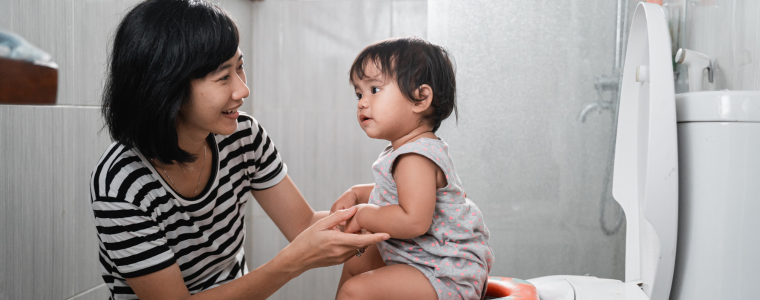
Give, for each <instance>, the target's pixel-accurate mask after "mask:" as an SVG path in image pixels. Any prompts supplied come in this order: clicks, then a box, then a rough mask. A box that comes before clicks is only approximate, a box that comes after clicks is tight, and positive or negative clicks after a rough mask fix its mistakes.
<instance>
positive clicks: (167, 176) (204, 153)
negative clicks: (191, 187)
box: [161, 145, 206, 197]
mask: <svg viewBox="0 0 760 300" xmlns="http://www.w3.org/2000/svg"><path fill="white" fill-rule="evenodd" d="M205 167H206V145H203V166H201V172H200V173H199V174H198V183H196V184H195V191H194V192H193V194H192V195H191V196H190V197H194V196H195V195H196V194H197V193H198V187H199V186H200V185H201V175H203V168H205ZM161 170H163V171H164V175H166V178H169V182H171V183H172V187H173V188H174V190H175V191H177V193H179V190H178V189H177V186H176V185H174V180H172V178H171V177H170V176H169V173H166V169H164V168H161Z"/></svg>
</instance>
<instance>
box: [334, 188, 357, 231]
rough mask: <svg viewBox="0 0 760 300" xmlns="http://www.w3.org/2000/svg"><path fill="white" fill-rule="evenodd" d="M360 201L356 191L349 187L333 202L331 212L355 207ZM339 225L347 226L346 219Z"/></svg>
mask: <svg viewBox="0 0 760 300" xmlns="http://www.w3.org/2000/svg"><path fill="white" fill-rule="evenodd" d="M358 202H359V199H358V198H357V197H356V193H354V192H353V191H352V190H351V189H348V190H347V191H346V192H345V193H343V195H341V196H340V197H339V198H338V200H336V201H335V203H333V206H332V207H331V208H330V214H332V213H334V212H336V211H339V210H343V209H348V208H350V207H353V206H354V205H356V204H357V203H358ZM338 225H339V226H345V225H346V221H343V222H340V224H338Z"/></svg>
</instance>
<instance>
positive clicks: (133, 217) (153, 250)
mask: <svg viewBox="0 0 760 300" xmlns="http://www.w3.org/2000/svg"><path fill="white" fill-rule="evenodd" d="M92 209H93V212H94V213H95V227H96V229H97V232H98V237H100V240H101V242H102V243H103V246H104V247H105V250H106V252H107V254H108V257H109V258H110V259H111V261H112V262H113V264H114V265H115V267H116V271H117V272H118V273H119V275H121V276H122V277H123V278H134V277H138V276H142V275H146V274H150V273H153V272H156V271H160V270H163V269H165V268H167V267H169V266H171V265H172V264H174V262H175V258H174V252H172V251H171V249H169V247H168V246H167V244H166V237H165V236H164V234H163V233H162V232H161V230H160V228H159V226H158V224H157V223H156V221H154V220H152V219H151V217H150V216H149V215H147V213H146V212H144V211H142V210H140V209H139V208H138V207H136V206H134V205H133V204H131V203H129V202H126V201H123V200H119V199H115V198H96V199H94V201H93V202H92Z"/></svg>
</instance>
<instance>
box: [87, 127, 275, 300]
mask: <svg viewBox="0 0 760 300" xmlns="http://www.w3.org/2000/svg"><path fill="white" fill-rule="evenodd" d="M208 141H209V145H211V152H212V153H213V160H212V161H213V168H212V174H211V177H210V179H209V183H208V185H207V186H206V187H205V189H204V190H203V191H202V192H201V193H200V194H199V195H198V196H196V197H195V198H192V199H186V198H183V197H181V196H179V195H178V194H177V193H176V192H175V191H174V190H173V189H172V188H171V186H170V185H168V184H167V183H166V182H165V181H164V180H163V178H161V176H160V175H159V173H158V172H157V171H156V169H154V168H153V166H152V165H151V164H150V163H149V162H148V160H147V159H146V158H145V157H144V156H142V154H140V153H139V152H138V151H137V149H133V148H132V149H131V148H127V147H125V146H124V145H122V144H119V143H118V142H116V143H113V144H112V145H111V146H110V147H109V148H108V150H106V152H105V153H104V154H103V156H102V157H101V158H100V161H99V162H98V164H97V166H96V167H95V169H94V170H93V173H92V180H91V182H90V194H91V197H92V199H91V200H92V210H93V212H94V214H95V227H96V228H97V232H98V239H99V244H100V264H101V273H102V275H103V280H104V281H105V282H106V284H107V285H108V289H109V290H110V291H111V298H112V299H114V300H116V299H137V296H136V295H135V294H134V292H133V291H132V289H131V288H130V287H129V285H127V282H126V280H125V278H133V277H138V276H142V275H146V274H150V273H153V272H156V271H159V270H162V269H164V268H166V267H169V266H171V265H172V264H174V263H175V262H176V263H177V264H178V265H179V268H180V270H181V271H182V277H184V280H185V285H186V286H187V287H188V290H189V291H190V293H192V294H195V293H199V292H201V291H203V290H206V289H209V288H212V287H216V286H219V285H221V284H224V283H227V282H229V281H231V280H232V279H235V278H238V277H240V276H243V275H244V274H245V273H246V272H247V269H246V266H245V259H244V255H243V254H244V253H243V238H244V236H245V226H244V219H245V205H246V203H247V202H248V200H249V199H252V195H251V193H250V192H249V191H251V190H263V189H267V188H269V187H272V186H274V185H276V184H277V183H279V182H280V181H281V180H282V179H283V178H284V177H285V175H286V174H287V167H286V166H285V164H283V163H282V160H281V159H280V155H279V154H278V152H277V150H276V149H275V146H274V144H273V143H272V141H271V140H270V139H269V137H268V136H267V133H266V131H264V129H263V128H262V127H261V126H260V125H259V124H258V122H257V121H256V120H255V119H254V118H252V117H251V116H248V115H244V114H241V115H240V117H238V128H237V130H236V131H235V133H233V134H232V135H229V136H221V135H214V134H211V135H209V137H208Z"/></svg>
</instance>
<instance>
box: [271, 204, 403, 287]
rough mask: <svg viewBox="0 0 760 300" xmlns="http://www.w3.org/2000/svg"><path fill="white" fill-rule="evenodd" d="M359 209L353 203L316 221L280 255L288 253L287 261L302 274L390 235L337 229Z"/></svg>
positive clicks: (336, 260)
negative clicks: (354, 232) (344, 231)
mask: <svg viewBox="0 0 760 300" xmlns="http://www.w3.org/2000/svg"><path fill="white" fill-rule="evenodd" d="M356 209H357V208H356V207H355V206H353V207H350V208H348V209H344V210H338V211H336V212H335V213H333V214H331V215H329V216H327V217H326V218H324V219H322V220H319V221H317V222H316V223H314V225H312V226H311V227H309V228H307V229H306V230H304V231H303V232H302V233H301V234H300V235H298V237H296V238H295V239H294V240H293V242H292V243H290V245H288V246H287V247H285V249H283V251H282V252H280V254H279V255H285V256H286V257H285V261H290V262H292V266H293V267H294V268H297V270H298V272H299V273H300V272H305V271H306V270H309V269H313V268H318V267H326V266H332V265H337V264H342V263H344V262H346V261H347V260H348V259H350V258H351V257H352V256H354V255H355V254H356V252H357V249H360V248H365V247H367V246H369V245H372V244H376V243H379V242H381V241H384V240H387V239H388V238H390V235H388V234H387V233H372V234H350V233H343V232H341V231H339V230H336V229H335V227H336V226H337V225H338V224H340V223H342V222H345V221H346V220H348V219H350V218H351V217H353V216H354V214H355V213H356ZM279 255H278V256H279Z"/></svg>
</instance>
